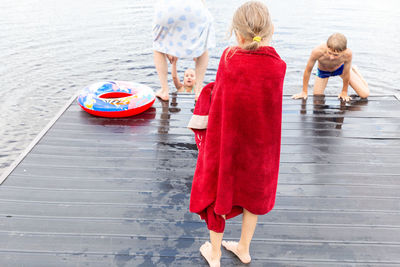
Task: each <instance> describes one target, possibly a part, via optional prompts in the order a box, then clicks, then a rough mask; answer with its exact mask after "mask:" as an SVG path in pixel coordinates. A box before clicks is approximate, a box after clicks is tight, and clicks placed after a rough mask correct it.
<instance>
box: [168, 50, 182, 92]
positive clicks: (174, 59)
mask: <svg viewBox="0 0 400 267" xmlns="http://www.w3.org/2000/svg"><path fill="white" fill-rule="evenodd" d="M177 62H178V58H177V57H172V58H171V63H172V70H171V74H172V80H173V81H174V84H175V87H176V89H177V90H180V89H181V88H182V86H183V84H182V83H181V81H180V80H179V77H178V72H177V70H176V63H177Z"/></svg>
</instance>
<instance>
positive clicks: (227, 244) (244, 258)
mask: <svg viewBox="0 0 400 267" xmlns="http://www.w3.org/2000/svg"><path fill="white" fill-rule="evenodd" d="M238 244H239V243H238V242H234V241H222V245H223V246H224V248H226V249H227V250H229V251H230V252H232V253H233V254H235V255H236V256H237V257H238V258H239V260H240V261H241V262H243V263H250V262H251V257H250V254H249V253H244V252H241V251H239V250H238Z"/></svg>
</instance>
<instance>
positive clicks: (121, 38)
mask: <svg viewBox="0 0 400 267" xmlns="http://www.w3.org/2000/svg"><path fill="white" fill-rule="evenodd" d="M154 2H155V1H154V0H153V1H149V0H112V1H111V0H107V1H106V0H79V1H78V0H57V1H53V0H19V1H15V0H0V63H1V64H0V77H1V87H0V100H1V105H0V125H1V127H0V138H1V139H0V173H1V172H3V171H4V168H5V167H6V166H8V165H9V164H10V163H11V162H12V161H13V160H14V159H15V158H16V157H17V156H18V155H19V154H20V153H21V152H22V151H23V150H24V149H25V147H27V146H28V144H29V143H30V142H31V141H32V140H33V139H34V138H35V136H36V135H37V134H38V133H39V132H40V131H41V130H42V129H43V127H44V126H45V125H46V124H47V123H48V121H49V120H50V119H52V117H53V116H54V114H55V113H57V111H58V110H59V109H60V108H61V107H62V106H63V105H64V104H65V103H66V101H67V100H68V99H69V98H70V97H71V96H72V95H74V94H75V93H76V92H77V91H78V90H80V89H81V88H83V87H85V86H86V85H88V84H91V83H93V82H96V81H99V80H134V81H138V82H142V83H144V84H147V85H149V86H151V87H153V88H154V89H155V90H156V89H158V78H157V74H156V71H155V69H154V65H153V59H152V50H151V29H152V28H151V24H152V16H153V14H152V12H153V5H154ZM243 2H244V1H239V0H218V1H208V8H209V10H210V11H211V13H212V14H213V16H214V19H215V28H216V33H217V36H216V37H217V47H216V48H215V49H212V50H211V51H210V55H211V58H210V63H209V68H208V71H207V74H206V78H205V82H210V81H213V79H214V77H215V73H216V70H217V66H218V61H219V56H220V54H221V53H222V51H223V49H224V48H225V47H226V46H227V45H229V44H231V43H232V42H233V41H229V40H227V38H226V34H227V29H228V28H229V24H230V20H231V17H232V14H233V12H234V10H235V8H236V7H237V6H238V5H240V4H241V3H243ZM266 3H267V4H268V6H269V8H270V12H271V14H272V17H273V21H274V24H275V35H274V41H273V46H275V48H276V50H277V51H278V53H279V54H280V55H281V57H282V58H283V59H284V60H285V61H286V63H287V66H288V69H287V75H286V80H285V87H284V93H285V94H293V93H295V92H298V91H299V90H300V89H301V84H302V81H301V79H302V72H303V69H304V67H305V64H306V61H307V59H308V56H309V54H310V52H311V49H312V48H313V47H315V46H316V45H318V44H320V43H322V42H324V41H325V40H326V39H327V37H328V36H329V35H330V34H331V33H333V32H342V33H344V34H345V35H346V36H347V37H348V39H349V42H348V46H349V47H350V48H351V49H352V50H353V53H354V59H353V62H354V63H355V64H356V65H358V66H359V69H360V71H361V72H362V73H363V75H364V76H365V78H366V80H367V81H368V82H369V84H370V88H371V92H372V93H373V94H393V93H399V91H400V85H399V84H400V75H399V69H400V60H399V58H400V38H399V36H400V26H399V25H400V12H399V11H398V10H399V8H400V1H397V0H381V1H376V0H366V1H361V0H353V1H348V0H336V1H322V0H303V1H296V0H285V1H272V0H271V1H266ZM178 64H179V69H180V70H183V69H184V68H186V67H193V66H194V64H193V62H191V61H180V62H179V63H178ZM310 82H311V83H313V78H312V79H311V81H310ZM340 86H341V82H340V79H334V80H332V81H330V83H329V85H328V88H327V91H326V93H327V94H337V93H338V92H339V90H340V89H341V87H340ZM171 88H172V83H171ZM350 93H352V92H350Z"/></svg>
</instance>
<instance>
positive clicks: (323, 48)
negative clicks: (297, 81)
mask: <svg viewBox="0 0 400 267" xmlns="http://www.w3.org/2000/svg"><path fill="white" fill-rule="evenodd" d="M352 58H353V53H352V51H351V50H350V49H349V48H347V39H346V37H345V36H344V35H343V34H341V33H334V34H332V35H331V36H330V37H329V38H328V41H327V42H326V44H321V45H319V46H317V47H316V48H314V49H313V50H312V52H311V55H310V58H309V59H308V62H307V66H306V69H305V70H304V75H303V91H302V92H301V93H298V94H295V95H293V96H292V98H294V99H299V98H303V99H307V92H308V82H309V80H310V75H311V71H312V69H313V67H314V65H315V62H316V61H318V69H317V77H316V78H315V83H314V93H313V94H314V95H323V94H324V91H325V88H326V85H327V84H328V79H329V77H332V76H340V78H342V80H343V88H342V91H341V93H340V94H339V96H338V98H339V99H341V100H344V101H346V102H347V101H350V100H351V97H350V96H349V95H348V94H347V89H348V86H349V84H350V86H351V87H352V88H353V89H354V91H355V92H356V93H357V94H358V95H359V96H360V97H361V98H367V97H368V96H369V88H368V84H367V82H366V81H365V80H364V78H363V77H362V75H361V74H360V72H359V71H358V69H357V67H356V66H352V65H351V61H352Z"/></svg>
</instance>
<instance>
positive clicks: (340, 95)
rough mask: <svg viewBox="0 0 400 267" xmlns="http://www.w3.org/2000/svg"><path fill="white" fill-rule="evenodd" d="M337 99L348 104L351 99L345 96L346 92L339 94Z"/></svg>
mask: <svg viewBox="0 0 400 267" xmlns="http://www.w3.org/2000/svg"><path fill="white" fill-rule="evenodd" d="M338 98H339V99H340V100H343V101H345V102H349V101H350V100H351V97H350V96H349V95H348V94H347V92H341V93H340V94H339V95H338Z"/></svg>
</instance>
